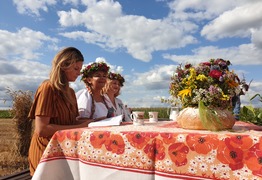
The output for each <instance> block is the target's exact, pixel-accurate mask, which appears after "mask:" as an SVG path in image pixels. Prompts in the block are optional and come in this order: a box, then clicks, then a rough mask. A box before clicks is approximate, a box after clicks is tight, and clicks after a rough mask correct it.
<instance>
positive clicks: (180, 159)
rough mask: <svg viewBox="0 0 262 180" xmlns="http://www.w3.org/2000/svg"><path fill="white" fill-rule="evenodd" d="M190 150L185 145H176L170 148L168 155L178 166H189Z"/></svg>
mask: <svg viewBox="0 0 262 180" xmlns="http://www.w3.org/2000/svg"><path fill="white" fill-rule="evenodd" d="M188 152H189V148H188V147H187V146H186V145H185V144H184V143H174V144H172V145H171V146H169V148H168V154H169V156H170V158H171V160H172V161H173V162H174V163H175V164H176V166H184V165H185V164H187V154H188Z"/></svg>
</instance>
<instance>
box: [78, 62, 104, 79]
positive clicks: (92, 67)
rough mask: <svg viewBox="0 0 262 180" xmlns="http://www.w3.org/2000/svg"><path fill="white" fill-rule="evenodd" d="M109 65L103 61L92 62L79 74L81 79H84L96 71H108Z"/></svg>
mask: <svg viewBox="0 0 262 180" xmlns="http://www.w3.org/2000/svg"><path fill="white" fill-rule="evenodd" d="M108 70H109V66H107V64H106V63H105V62H94V63H92V64H89V65H87V66H86V67H85V68H84V69H83V70H82V71H81V75H82V78H81V80H84V79H85V78H87V77H92V75H93V73H95V72H97V71H103V72H106V73H107V72H108Z"/></svg>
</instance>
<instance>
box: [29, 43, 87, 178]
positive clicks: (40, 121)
mask: <svg viewBox="0 0 262 180" xmlns="http://www.w3.org/2000/svg"><path fill="white" fill-rule="evenodd" d="M83 61H84V57H83V55H82V53H81V52H80V51H79V50H78V49H76V48H74V47H67V48H65V49H63V50H61V51H60V52H59V53H58V54H57V55H56V56H55V57H54V59H53V61H52V69H51V72H50V75H49V79H48V80H45V81H44V82H42V84H41V85H40V86H39V87H38V89H37V91H36V94H35V97H34V102H33V104H32V107H31V110H30V112H29V115H28V116H29V118H30V119H35V130H34V134H33V137H32V140H31V144H30V148H29V156H28V160H29V165H30V174H31V175H32V176H33V174H34V172H35V170H36V167H37V165H38V163H39V161H40V159H41V156H42V154H43V152H44V150H45V148H46V146H47V144H48V142H49V140H50V138H51V137H52V135H53V134H54V133H55V132H56V131H58V130H63V129H71V128H80V127H87V126H88V123H89V122H91V121H90V120H89V121H88V120H87V121H78V120H76V117H77V116H78V115H79V113H78V108H77V102H76V97H75V93H74V90H73V89H72V88H70V87H69V82H73V81H75V80H76V79H77V77H78V76H79V75H80V70H81V68H82V65H83Z"/></svg>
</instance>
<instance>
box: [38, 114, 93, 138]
mask: <svg viewBox="0 0 262 180" xmlns="http://www.w3.org/2000/svg"><path fill="white" fill-rule="evenodd" d="M93 121H94V120H92V119H86V120H81V123H79V124H77V125H57V124H50V117H46V116H36V117H35V133H37V134H38V135H39V136H40V137H52V136H53V134H54V133H55V132H56V131H59V130H64V129H73V128H82V127H88V124H89V123H90V122H93Z"/></svg>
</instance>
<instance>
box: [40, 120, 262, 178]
mask: <svg viewBox="0 0 262 180" xmlns="http://www.w3.org/2000/svg"><path fill="white" fill-rule="evenodd" d="M58 159H71V160H72V159H73V160H75V161H81V162H82V163H85V164H89V165H94V166H101V167H106V168H117V169H120V170H122V171H135V172H140V173H149V174H153V175H158V176H161V177H162V178H165V177H166V178H172V177H176V178H178V177H180V176H181V177H187V178H185V179H189V177H190V178H192V179H194V178H195V179H198V178H201V177H203V178H207V179H241V180H244V179H245V180H247V179H252V180H255V179H262V127H259V126H255V125H253V124H248V123H243V122H237V123H236V124H235V126H234V127H233V129H232V130H228V131H219V132H212V131H202V130H200V131H197V130H185V129H181V128H179V127H178V125H177V123H176V122H172V121H164V122H158V123H155V124H154V123H146V124H145V125H144V126H134V125H132V124H124V125H121V126H113V127H93V128H82V129H71V130H64V131H58V132H57V133H55V135H54V136H53V137H52V139H51V141H50V143H49V145H48V147H47V149H46V151H45V153H44V154H43V157H42V160H41V163H48V162H49V161H56V160H58ZM41 163H40V164H41ZM41 172H42V173H44V172H45V171H44V170H43V169H42V170H41ZM80 176H81V175H80ZM181 179H182V178H181Z"/></svg>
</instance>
